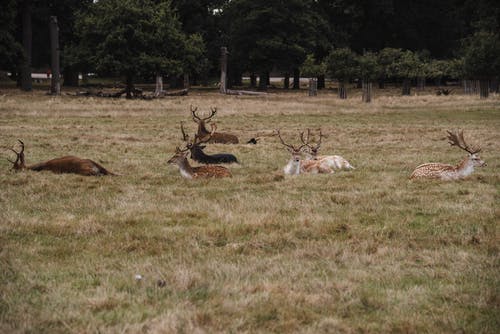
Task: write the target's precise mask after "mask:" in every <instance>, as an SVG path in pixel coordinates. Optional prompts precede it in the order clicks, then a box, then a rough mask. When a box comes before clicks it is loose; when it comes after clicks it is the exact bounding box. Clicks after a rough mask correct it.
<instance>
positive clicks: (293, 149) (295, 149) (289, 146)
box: [276, 129, 306, 152]
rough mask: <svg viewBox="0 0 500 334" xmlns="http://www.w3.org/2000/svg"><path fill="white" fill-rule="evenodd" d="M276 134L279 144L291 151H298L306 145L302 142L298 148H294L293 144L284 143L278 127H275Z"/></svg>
mask: <svg viewBox="0 0 500 334" xmlns="http://www.w3.org/2000/svg"><path fill="white" fill-rule="evenodd" d="M276 134H277V135H278V138H279V139H280V141H281V144H283V145H284V146H286V147H288V148H289V149H291V150H292V151H295V152H299V151H300V150H301V149H302V147H304V146H306V144H304V145H302V146H300V147H299V148H295V146H293V145H290V144H287V143H285V141H284V140H283V138H281V134H280V130H279V129H276ZM301 136H302V133H301Z"/></svg>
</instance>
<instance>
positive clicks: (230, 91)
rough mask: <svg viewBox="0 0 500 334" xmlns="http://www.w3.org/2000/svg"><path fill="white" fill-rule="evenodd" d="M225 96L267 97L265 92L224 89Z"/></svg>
mask: <svg viewBox="0 0 500 334" xmlns="http://www.w3.org/2000/svg"><path fill="white" fill-rule="evenodd" d="M226 95H257V96H258V95H267V93H265V92H254V91H251V90H233V89H226Z"/></svg>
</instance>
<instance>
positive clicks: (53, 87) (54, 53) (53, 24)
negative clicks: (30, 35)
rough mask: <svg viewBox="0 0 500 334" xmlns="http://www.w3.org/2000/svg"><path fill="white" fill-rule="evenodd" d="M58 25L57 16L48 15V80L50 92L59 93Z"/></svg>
mask: <svg viewBox="0 0 500 334" xmlns="http://www.w3.org/2000/svg"><path fill="white" fill-rule="evenodd" d="M59 52H60V51H59V27H58V25H57V16H51V17H50V54H51V60H52V80H51V81H50V93H51V94H55V95H60V94H61V79H60V68H59Z"/></svg>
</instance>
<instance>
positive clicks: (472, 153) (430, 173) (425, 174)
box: [410, 130, 486, 181]
mask: <svg viewBox="0 0 500 334" xmlns="http://www.w3.org/2000/svg"><path fill="white" fill-rule="evenodd" d="M447 132H448V140H449V143H450V145H451V146H457V147H459V148H461V149H462V150H464V151H466V152H467V153H469V155H468V156H467V157H466V158H465V159H464V160H462V161H461V162H460V163H459V164H458V165H456V166H452V165H448V164H442V163H427V164H423V165H420V166H418V167H417V168H415V170H414V171H413V173H411V175H410V179H440V180H446V181H447V180H458V179H463V178H465V177H467V176H468V175H470V174H472V172H473V171H474V167H483V166H486V163H485V162H484V161H483V160H481V158H480V157H479V155H478V154H477V153H479V152H480V151H481V148H480V147H478V146H474V147H471V146H469V145H467V144H466V143H465V140H464V133H463V130H456V131H455V132H451V131H447Z"/></svg>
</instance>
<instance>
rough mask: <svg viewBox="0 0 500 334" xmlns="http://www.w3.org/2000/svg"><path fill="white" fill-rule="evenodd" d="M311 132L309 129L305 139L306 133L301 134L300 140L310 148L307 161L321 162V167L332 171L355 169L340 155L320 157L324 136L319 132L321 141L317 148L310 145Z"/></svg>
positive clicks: (307, 152)
mask: <svg viewBox="0 0 500 334" xmlns="http://www.w3.org/2000/svg"><path fill="white" fill-rule="evenodd" d="M309 137H310V130H309V129H307V137H306V138H304V133H301V134H300V139H301V141H302V143H303V144H305V145H306V146H307V148H309V150H308V151H305V152H306V160H316V161H320V163H321V165H323V166H327V167H329V168H331V169H332V170H335V169H355V168H354V167H353V166H352V165H351V164H350V163H349V161H347V160H346V159H344V158H343V157H341V156H340V155H318V151H319V148H320V146H321V138H323V137H324V135H323V134H322V133H321V129H320V130H319V140H318V143H317V144H316V145H315V146H312V145H311V144H309Z"/></svg>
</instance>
